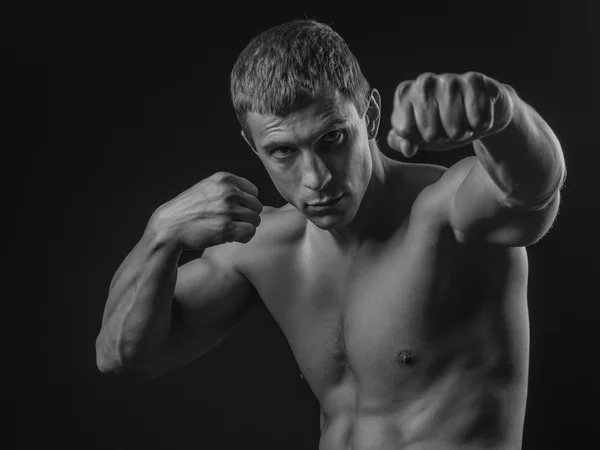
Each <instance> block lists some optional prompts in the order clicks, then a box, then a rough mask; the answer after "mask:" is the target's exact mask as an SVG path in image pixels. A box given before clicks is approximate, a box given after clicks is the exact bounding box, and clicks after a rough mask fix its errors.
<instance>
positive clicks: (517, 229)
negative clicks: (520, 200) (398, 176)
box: [437, 156, 560, 247]
mask: <svg viewBox="0 0 600 450" xmlns="http://www.w3.org/2000/svg"><path fill="white" fill-rule="evenodd" d="M438 184H439V186H437V188H438V189H440V191H443V192H444V194H443V196H444V197H445V198H446V200H447V201H448V202H449V204H448V214H449V223H450V226H451V227H452V230H453V231H454V235H455V236H456V239H457V240H458V241H459V242H463V243H465V242H477V241H480V242H485V243H488V244H494V245H500V246H505V247H524V246H527V245H531V244H534V243H535V242H537V241H538V240H539V239H541V238H542V236H544V234H546V232H547V231H548V230H549V229H550V227H551V226H552V223H553V222H554V219H555V218H556V215H557V212H558V206H559V203H560V194H559V193H557V195H556V196H555V197H554V198H553V199H552V200H551V201H550V202H549V203H548V204H546V205H545V206H544V207H543V208H539V209H535V210H533V209H532V210H525V209H519V208H516V207H511V206H509V205H507V204H506V203H505V202H504V198H505V195H504V193H503V192H502V191H501V190H500V188H499V187H498V186H497V185H496V184H495V183H494V181H493V180H492V179H491V178H490V176H489V175H488V174H487V172H486V171H485V169H484V168H483V166H482V165H481V163H480V162H479V160H478V159H477V157H475V156H473V157H468V158H464V159H462V160H461V161H459V162H457V163H456V164H454V165H453V166H452V167H450V168H449V169H448V170H447V171H446V173H445V174H444V175H443V176H442V178H441V179H440V180H439V181H438Z"/></svg>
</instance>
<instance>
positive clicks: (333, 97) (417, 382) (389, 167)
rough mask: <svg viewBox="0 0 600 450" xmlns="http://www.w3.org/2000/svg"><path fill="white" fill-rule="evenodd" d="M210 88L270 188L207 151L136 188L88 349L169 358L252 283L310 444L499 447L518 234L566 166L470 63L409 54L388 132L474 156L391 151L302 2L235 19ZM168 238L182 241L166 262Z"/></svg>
mask: <svg viewBox="0 0 600 450" xmlns="http://www.w3.org/2000/svg"><path fill="white" fill-rule="evenodd" d="M231 94H232V100H233V105H234V108H235V110H236V113H237V116H238V118H239V120H240V124H241V127H242V130H243V131H242V135H243V136H244V138H245V140H246V141H247V143H248V144H249V145H250V147H251V148H252V150H253V151H254V152H255V153H256V155H257V156H258V157H259V158H260V160H261V161H262V162H263V164H264V166H265V169H266V170H267V172H268V174H269V176H270V177H271V179H272V180H273V183H274V184H275V187H276V188H277V190H278V191H279V192H280V194H281V195H282V197H283V198H284V199H285V200H286V201H287V202H288V204H286V205H285V206H283V207H281V208H272V207H268V206H267V207H264V208H263V206H262V204H261V203H260V202H259V200H258V199H257V195H258V192H257V188H256V186H254V184H252V183H251V182H250V181H248V180H246V179H244V178H241V177H239V176H236V175H233V174H230V173H227V172H219V173H216V174H214V175H212V176H210V177H208V178H206V179H204V180H202V181H200V182H199V183H198V184H196V185H195V186H193V187H192V188H190V189H189V190H187V191H185V192H183V193H182V194H180V195H179V196H178V197H176V198H175V199H173V200H171V201H169V202H167V203H165V204H164V205H162V206H160V207H159V208H157V210H156V211H155V212H154V214H153V215H152V217H151V218H150V220H149V222H148V225H147V227H146V229H145V232H144V234H143V236H142V238H141V240H140V241H139V243H138V244H137V245H136V246H135V248H134V249H133V250H132V251H131V253H130V254H129V255H128V256H127V258H126V259H125V260H124V262H123V263H122V264H121V266H120V267H119V269H118V270H117V272H116V274H115V276H114V278H113V280H112V283H111V286H110V293H109V296H108V301H107V304H106V309H105V313H104V318H103V324H102V328H101V330H100V333H99V336H98V339H97V361H98V367H99V369H100V370H101V371H102V372H105V373H114V374H122V375H123V376H125V377H127V376H132V377H134V378H137V377H139V378H152V377H156V376H159V375H161V374H163V373H165V372H167V371H169V370H173V369H175V368H178V367H181V366H183V365H185V364H187V363H189V362H190V361H192V360H194V359H195V358H198V357H199V356H201V355H203V354H205V353H206V352H208V351H209V350H210V349H212V348H214V347H215V346H216V345H217V344H218V343H219V342H221V341H222V340H223V339H224V338H225V337H226V336H227V335H228V334H229V333H230V332H231V331H232V329H233V328H234V327H235V325H236V323H237V322H238V321H239V320H240V318H242V316H243V315H244V314H245V313H246V312H247V311H248V309H249V307H250V305H249V304H248V303H249V302H248V301H247V298H248V295H247V294H248V293H249V291H250V288H251V285H252V286H254V288H256V290H257V292H258V293H259V295H260V298H261V299H262V301H263V302H264V304H265V305H266V307H267V309H268V310H269V311H270V313H271V314H272V315H273V317H274V319H275V321H276V322H277V323H278V324H279V326H280V327H281V329H282V331H283V333H284V334H285V336H286V338H287V340H288V341H289V344H290V347H291V349H292V351H293V353H294V355H295V357H296V360H297V362H298V366H299V368H300V371H301V372H302V375H303V377H304V379H305V380H306V382H307V383H308V384H309V385H310V387H311V389H312V391H313V392H314V394H315V396H316V397H317V399H318V401H319V402H320V405H321V440H320V446H319V448H320V449H321V450H326V449H327V450H329V449H331V450H342V449H353V450H366V449H377V450H388V449H407V450H408V449H410V450H426V449H436V450H438V449H439V450H443V449H520V448H521V443H522V434H523V422H524V415H525V405H526V397H527V376H528V347H529V324H528V310H527V274H528V266H527V253H526V250H525V247H526V246H528V245H531V244H533V243H535V242H537V241H538V240H539V239H540V238H541V237H542V236H543V235H544V234H545V233H546V232H547V231H548V229H549V228H550V227H551V225H552V223H553V221H554V219H555V217H556V215H557V210H558V206H559V202H560V188H561V186H562V184H563V182H564V178H565V173H566V170H565V164H564V158H563V155H562V150H561V148H560V144H559V142H558V141H557V139H556V137H555V135H554V134H553V132H552V131H551V130H550V128H549V127H548V125H547V124H546V123H545V122H544V121H543V120H542V119H541V118H540V116H539V115H538V114H537V113H536V112H535V111H534V110H533V109H532V108H531V107H530V106H529V105H527V104H526V103H525V102H524V101H523V100H522V99H520V98H519V96H518V95H517V94H516V92H515V91H514V89H512V88H511V87H509V86H508V85H506V84H502V83H499V82H498V81H496V80H493V79H491V78H489V77H486V76H485V75H483V74H479V73H473V72H469V73H466V74H462V75H460V74H443V75H434V74H431V73H427V74H423V75H421V76H419V77H417V79H416V80H413V81H406V82H402V83H400V84H399V85H398V88H397V89H396V91H395V94H394V112H393V116H392V129H391V131H390V133H389V135H388V143H389V145H390V147H392V148H393V149H395V150H397V151H400V152H402V153H403V154H404V155H405V156H407V157H410V156H412V155H414V153H415V152H416V150H417V149H423V150H437V151H445V150H451V149H453V148H457V147H462V146H465V145H468V144H471V143H472V144H473V146H474V149H475V156H473V157H468V158H465V159H463V160H461V161H459V162H458V163H456V164H455V165H453V166H452V167H450V168H449V169H447V170H446V168H444V167H440V166H437V165H430V164H415V163H401V162H398V161H395V160H392V159H390V158H388V157H386V156H385V155H383V154H382V153H381V152H380V150H379V148H378V146H377V142H376V136H377V132H378V128H379V124H380V119H381V114H380V113H381V99H380V96H379V93H378V92H377V90H375V89H371V88H370V87H369V84H368V83H367V81H366V79H365V78H364V77H363V75H362V73H361V71H360V69H359V66H358V63H357V62H356V60H355V58H354V56H353V55H352V53H351V52H350V51H349V50H348V48H347V46H346V45H345V43H344V41H343V40H342V39H341V38H340V37H339V35H337V34H336V33H335V32H334V31H333V30H331V28H329V27H328V26H326V25H323V24H320V23H317V22H313V21H294V22H291V23H288V24H284V25H282V26H279V27H274V28H273V29H271V30H268V31H266V32H264V33H262V34H261V35H259V36H257V37H255V38H254V39H253V40H252V41H251V42H250V43H249V44H248V46H247V47H246V49H245V50H244V51H243V52H242V53H241V54H240V56H239V58H238V61H237V62H236V64H235V66H234V68H233V71H232V75H231ZM324 203H328V204H326V205H324ZM259 225H260V226H259ZM189 249H200V250H202V251H203V253H202V256H201V257H200V258H198V259H195V260H192V261H190V262H188V263H186V264H183V265H181V266H180V267H178V260H179V257H180V255H181V254H182V252H183V251H185V250H189Z"/></svg>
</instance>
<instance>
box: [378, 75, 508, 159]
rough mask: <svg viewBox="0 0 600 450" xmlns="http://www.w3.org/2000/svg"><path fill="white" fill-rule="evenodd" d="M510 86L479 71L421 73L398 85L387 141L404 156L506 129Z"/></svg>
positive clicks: (456, 146) (468, 140) (447, 147)
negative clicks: (460, 73)
mask: <svg viewBox="0 0 600 450" xmlns="http://www.w3.org/2000/svg"><path fill="white" fill-rule="evenodd" d="M513 95H515V94H514V90H513V89H512V88H511V87H510V86H507V85H505V84H501V83H499V82H498V81H496V80H494V79H492V78H490V77H487V76H485V75H483V74H481V73H477V72H467V73H465V74H462V75H459V74H453V73H447V74H442V75H436V74H433V73H424V74H422V75H420V76H419V77H417V79H416V80H411V81H403V82H402V83H400V84H399V85H398V87H397V88H396V92H395V95H394V111H393V113H392V129H391V130H390V132H389V134H388V145H389V146H390V147H391V148H392V149H394V150H397V151H400V152H402V154H403V155H404V156H406V157H407V158H410V157H412V156H414V154H415V153H416V152H417V150H418V149H419V148H423V149H425V150H450V149H453V148H458V147H463V146H465V145H467V144H469V143H471V142H473V141H474V140H476V139H480V138H482V137H485V136H488V135H490V134H494V133H497V132H498V131H501V130H502V129H504V128H505V127H506V126H507V125H508V124H509V123H510V121H511V119H512V115H513V106H514V105H513V98H514V97H513Z"/></svg>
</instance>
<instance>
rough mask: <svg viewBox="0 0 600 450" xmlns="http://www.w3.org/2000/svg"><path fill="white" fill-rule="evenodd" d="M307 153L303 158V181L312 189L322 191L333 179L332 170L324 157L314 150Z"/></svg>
mask: <svg viewBox="0 0 600 450" xmlns="http://www.w3.org/2000/svg"><path fill="white" fill-rule="evenodd" d="M307 153H308V154H307V155H306V156H304V160H303V167H302V183H303V184H304V186H306V187H308V188H310V189H312V190H315V191H320V190H322V189H323V188H324V187H325V186H327V183H329V181H331V172H330V171H329V169H328V168H327V165H326V164H325V161H323V158H321V157H319V156H318V155H315V154H312V152H307Z"/></svg>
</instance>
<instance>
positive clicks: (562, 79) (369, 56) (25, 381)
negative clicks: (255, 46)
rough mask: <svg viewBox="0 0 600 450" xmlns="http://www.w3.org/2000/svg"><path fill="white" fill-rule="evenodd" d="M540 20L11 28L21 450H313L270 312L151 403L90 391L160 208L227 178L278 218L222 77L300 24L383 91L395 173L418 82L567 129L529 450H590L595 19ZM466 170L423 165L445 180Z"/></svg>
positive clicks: (417, 12)
mask: <svg viewBox="0 0 600 450" xmlns="http://www.w3.org/2000/svg"><path fill="white" fill-rule="evenodd" d="M549 4H550V2H548V4H547V5H545V6H543V7H537V6H534V5H533V4H531V5H528V4H525V5H526V6H523V5H524V4H523V3H522V4H521V6H519V7H516V6H509V5H508V4H506V3H504V4H502V5H494V6H493V7H488V8H487V9H486V10H485V11H483V10H481V9H480V6H479V7H477V9H476V10H469V9H468V8H467V7H462V8H461V9H459V10H457V9H451V8H449V7H444V8H441V9H437V7H435V6H433V5H432V6H429V5H424V6H422V7H420V8H419V7H415V6H414V5H413V6H412V7H411V8H408V7H407V6H406V5H402V4H400V5H396V7H395V9H393V10H388V9H386V8H380V9H378V8H374V7H373V5H370V4H358V3H357V4H356V5H355V7H356V8H360V9H356V11H354V12H353V11H351V10H350V6H349V5H344V6H343V9H342V8H341V7H340V8H339V9H337V10H336V9H334V8H331V11H329V12H325V11H322V10H316V9H309V8H302V7H297V8H294V7H286V9H285V10H284V11H281V10H279V11H272V10H271V11H268V10H265V9H262V10H261V9H255V10H250V9H248V10H244V11H241V10H239V9H238V8H237V7H233V6H232V7H231V8H229V7H227V8H221V9H222V11H221V12H219V13H217V12H215V11H214V10H213V11H212V12H210V14H209V13H208V10H207V11H205V12H203V11H196V12H192V10H189V11H183V10H182V11H176V10H175V9H174V8H171V10H170V11H168V12H165V11H159V12H155V13H153V14H143V15H140V14H128V15H125V14H112V15H105V16H100V15H84V14H80V15H76V16H72V15H71V16H69V15H61V14H55V15H48V16H44V17H42V16H26V15H22V16H19V17H9V16H5V17H4V19H5V20H4V22H5V25H4V27H3V32H4V36H3V45H6V46H7V49H8V51H7V52H5V55H7V59H5V61H8V64H7V65H6V66H5V67H6V70H4V71H3V72H4V74H5V75H6V74H8V75H9V78H8V81H7V82H6V83H4V86H3V88H2V89H3V91H4V92H3V94H4V95H6V99H7V103H6V104H8V105H10V106H14V108H15V110H14V114H13V116H14V117H16V119H17V120H16V127H13V126H8V127H7V128H6V129H7V130H8V131H12V130H15V131H16V137H17V140H16V145H15V146H12V145H7V146H6V147H5V150H6V154H8V155H9V159H8V164H7V166H5V169H7V170H6V174H5V179H7V180H11V181H10V184H9V186H8V190H7V192H8V197H9V198H10V199H12V200H14V199H17V200H16V206H15V207H14V208H12V207H11V208H12V209H9V210H8V213H9V215H8V221H9V222H10V225H11V226H12V227H15V228H16V233H15V235H14V236H15V237H14V238H13V237H12V236H8V238H9V239H10V240H11V242H12V243H16V244H17V252H16V259H13V260H11V261H10V264H11V265H12V267H13V268H15V269H17V277H16V278H14V279H11V280H8V281H7V283H8V285H9V286H16V287H17V292H16V295H14V296H9V297H8V298H7V299H6V301H7V302H9V301H11V300H12V301H14V302H15V304H16V305H17V311H16V315H15V316H14V318H13V317H11V316H10V315H8V316H7V317H6V318H5V319H6V320H5V324H6V325H7V326H11V325H13V323H14V325H16V328H17V332H16V334H15V341H16V344H17V349H16V359H15V360H14V362H12V363H11V362H8V367H12V366H14V367H15V388H14V391H15V394H16V400H17V401H16V419H17V428H16V430H15V431H16V433H17V442H18V445H17V447H18V448H67V447H74V448H82V449H83V448H106V449H108V448H114V449H117V448H118V449H134V448H135V449H137V448H145V449H154V448H169V449H183V448H190V449H191V448H207V449H220V448H223V449H232V448H239V447H240V446H246V447H255V446H256V447H257V448H264V449H270V448H272V449H276V448H277V449H282V448H286V449H316V448H317V445H318V438H319V429H318V427H319V414H318V413H319V410H318V403H317V402H316V399H315V398H314V396H313V394H312V392H311V391H310V389H309V388H308V386H307V385H306V384H305V382H304V381H303V380H302V379H301V378H300V376H299V374H300V373H299V370H298V368H297V365H296V362H295V360H294V358H293V356H292V354H291V352H290V350H289V347H288V344H287V342H286V341H285V339H284V336H283V334H282V333H281V332H280V330H279V329H278V328H277V326H276V324H275V322H274V321H273V320H272V318H271V317H270V316H269V315H268V313H267V311H266V310H265V309H264V307H262V306H257V307H256V308H255V309H254V310H253V311H252V313H251V314H250V316H249V317H248V318H247V319H246V320H244V321H243V322H242V323H241V324H240V326H239V327H238V328H237V329H236V331H235V332H234V333H233V334H232V335H231V336H230V337H229V338H228V339H227V340H226V341H225V342H224V343H223V344H222V346H220V347H219V348H217V349H216V350H214V351H213V352H211V353H209V354H208V355H207V356H206V357H205V358H203V359H201V360H198V361H196V362H194V363H192V364H191V365H189V366H188V367H186V368H184V369H181V370H179V371H177V372H174V373H171V374H168V375H165V376H164V377H162V378H159V379H157V380H155V381H153V382H150V383H142V384H124V383H120V382H118V381H115V380H113V379H111V378H110V377H107V376H104V375H102V374H100V373H99V372H98V371H97V369H96V366H95V354H94V341H95V338H96V335H97V333H98V330H99V327H100V322H101V316H102V310H103V307H104V302H105V300H106V295H107V292H108V286H109V283H110V280H111V277H112V275H113V274H114V272H115V270H116V269H117V267H118V265H119V263H120V262H121V261H122V259H123V258H124V257H125V256H126V254H127V253H128V252H129V251H130V250H131V248H132V247H133V246H134V245H135V243H136V242H137V240H138V239H139V238H140V236H141V233H142V231H143V229H144V226H145V224H146V221H147V220H148V218H149V217H150V214H151V213H152V212H153V211H154V209H155V208H157V207H158V206H159V205H161V204H162V203H164V202H166V201H167V200H169V199H171V198H173V197H174V196H176V195H177V194H178V193H180V192H181V191H183V190H185V189H187V188H188V187H190V186H191V185H193V184H195V183H196V182H198V181H199V180H201V179H202V178H205V177H207V176H209V175H210V174H212V173H214V172H216V171H219V170H226V171H230V172H233V173H236V174H238V175H240V176H243V177H246V178H248V179H250V180H252V181H253V182H254V183H255V184H256V185H257V186H258V188H259V191H260V194H259V198H260V199H261V201H262V202H263V203H264V204H267V205H274V206H281V205H282V203H283V201H282V199H281V198H280V197H279V195H278V193H277V191H276V190H275V188H274V187H273V186H272V184H271V181H270V179H269V178H268V176H267V174H266V172H265V170H264V168H263V167H262V165H261V163H260V161H259V160H258V159H257V158H256V157H255V156H254V155H253V153H252V152H251V151H250V149H249V148H248V147H247V146H246V144H245V143H244V142H243V140H242V138H241V136H240V135H239V128H238V125H237V122H236V119H235V115H234V113H233V110H232V108H231V106H230V102H229V97H228V76H229V70H230V69H231V66H232V65H233V63H234V61H235V58H236V57H237V55H238V53H239V52H240V51H241V49H242V48H243V46H244V45H245V44H246V43H247V42H248V40H249V39H250V38H251V37H252V36H254V35H255V34H257V33H258V32H260V31H262V30H264V29H266V28H268V27H270V26H272V25H275V24H277V23H281V22H284V21H287V20H291V19H295V18H302V17H303V16H304V15H305V14H306V15H308V16H310V17H312V18H315V19H318V20H322V21H324V22H327V23H329V24H330V25H332V26H333V27H334V28H335V29H336V30H337V31H338V32H339V33H340V34H341V35H342V36H343V37H345V39H346V40H347V42H348V43H349V45H350V47H351V49H352V50H353V51H354V53H355V54H356V56H357V58H358V60H359V62H360V63H361V66H362V69H363V71H364V73H365V75H366V76H367V78H368V79H369V80H370V82H371V84H372V85H373V86H374V87H377V88H378V89H379V91H380V93H381V95H382V101H383V116H384V118H383V121H382V126H381V128H380V138H381V139H380V146H381V148H382V151H383V152H384V153H386V154H388V155H393V154H392V152H391V151H390V149H389V148H388V147H387V144H386V143H385V136H386V133H387V131H388V129H389V116H390V114H391V103H392V98H391V96H392V94H393V90H394V87H395V85H396V84H397V83H398V82H399V81H401V80H404V79H410V78H414V77H416V76H417V75H418V74H420V73H422V72H426V71H431V72H436V73H440V72H459V73H460V72H465V71H468V70H475V71H479V72H483V73H485V74H487V75H489V76H492V77H494V78H496V79H498V80H500V81H502V82H505V83H508V84H510V85H512V86H513V87H514V88H515V89H516V90H517V92H518V93H519V94H520V95H521V97H523V98H524V99H525V100H526V101H528V102H529V103H530V104H532V105H533V106H534V107H535V108H536V109H537V111H538V112H540V114H541V115H542V116H543V117H544V118H545V119H546V121H547V122H548V123H549V124H550V125H551V126H552V128H553V129H554V130H555V132H556V134H557V136H558V137H559V139H560V141H561V143H562V145H563V149H564V152H565V155H566V160H567V165H568V171H569V177H568V181H567V185H566V188H565V190H564V192H563V205H562V209H561V212H560V216H559V218H558V221H557V223H556V225H555V227H554V228H553V229H552V231H551V233H550V234H549V235H548V236H547V237H546V238H544V239H543V240H542V241H540V242H539V243H537V244H536V245H534V246H532V247H530V248H529V250H528V252H529V257H530V284H529V305H530V320H531V372H530V385H529V400H528V407H527V418H526V426H525V449H527V450H529V449H548V448H552V449H560V448H591V447H589V446H588V445H587V444H585V443H586V442H587V441H588V440H591V442H594V436H595V429H594V427H595V426H597V425H596V422H597V420H594V419H597V415H598V414H597V406H596V405H597V402H598V400H599V399H598V385H597V383H596V381H597V377H596V375H595V372H594V370H593V368H594V366H595V360H596V358H597V357H598V351H597V346H596V343H597V342H598V334H597V333H598V331H597V330H598V325H600V321H599V320H598V313H599V312H600V308H599V307H598V306H597V298H598V295H597V291H595V290H593V289H592V288H593V287H594V284H593V283H592V282H593V281H594V277H598V275H599V274H600V272H599V271H598V263H597V259H595V258H592V256H593V255H594V254H597V252H598V247H597V246H596V244H597V240H598V237H597V236H598V234H597V225H596V224H597V220H595V219H594V217H593V216H592V214H593V212H594V209H595V208H597V206H598V204H599V202H598V189H597V188H596V186H597V184H596V183H597V174H596V170H597V167H598V166H597V162H598V156H597V152H598V141H597V137H596V136H597V131H596V130H597V125H596V120H594V119H597V118H598V117H597V114H596V115H595V114H594V112H595V111H596V105H597V104H598V101H599V100H600V99H599V98H598V96H597V86H595V85H594V83H598V80H599V79H600V77H599V76H598V71H597V70H596V68H595V67H594V66H593V65H594V59H596V60H597V58H598V57H597V55H598V54H599V53H598V46H597V45H595V44H594V39H597V38H598V33H596V31H595V30H594V27H595V26H596V21H597V20H598V14H597V11H594V10H593V6H592V1H591V0H590V1H588V2H569V3H568V5H565V6H563V7H562V9H553V8H552V7H550V6H549ZM211 7H214V5H211ZM474 11H475V12H474ZM594 115H595V117H594ZM9 123H10V122H9ZM15 150H16V151H15ZM471 153H472V149H471V148H468V149H464V150H459V151H455V152H451V153H447V154H443V155H441V154H434V155H430V154H424V153H423V154H419V155H418V156H417V157H416V158H415V161H417V162H434V163H439V164H442V165H445V166H449V165H450V164H452V163H453V162H455V161H457V160H458V159H460V158H462V157H464V156H467V155H469V154H471ZM393 156H394V157H395V158H398V159H401V157H400V156H399V155H393ZM594 163H596V164H594ZM191 257H193V254H187V256H185V257H184V259H183V260H184V261H185V260H187V259H189V258H191ZM44 269H45V272H46V273H45V274H44ZM7 389H9V390H12V388H11V387H10V386H7ZM594 416H596V417H594Z"/></svg>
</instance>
